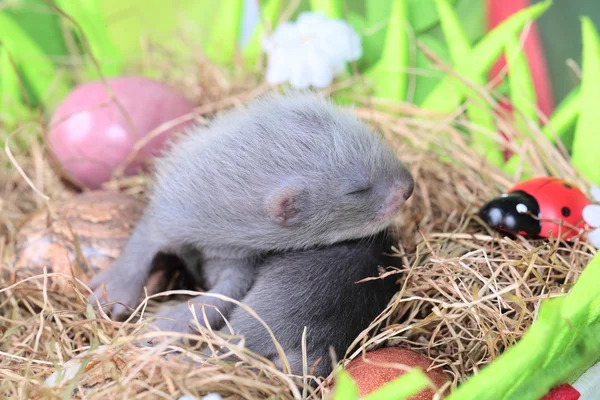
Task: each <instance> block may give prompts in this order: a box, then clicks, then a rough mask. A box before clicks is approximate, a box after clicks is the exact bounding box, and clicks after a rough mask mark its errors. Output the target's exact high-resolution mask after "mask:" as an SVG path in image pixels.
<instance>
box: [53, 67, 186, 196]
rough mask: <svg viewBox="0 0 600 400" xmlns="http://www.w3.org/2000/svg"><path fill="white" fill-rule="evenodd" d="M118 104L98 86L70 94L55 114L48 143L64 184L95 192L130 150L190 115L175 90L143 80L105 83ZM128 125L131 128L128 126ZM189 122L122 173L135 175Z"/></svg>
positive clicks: (142, 151)
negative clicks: (169, 124) (62, 175)
mask: <svg viewBox="0 0 600 400" xmlns="http://www.w3.org/2000/svg"><path fill="white" fill-rule="evenodd" d="M107 83H108V86H109V87H110V88H111V89H112V91H113V92H114V95H115V97H116V99H117V100H118V102H119V103H120V104H121V106H122V109H123V110H124V111H125V113H126V115H128V117H127V116H126V115H124V113H123V112H122V111H121V109H120V107H119V106H118V105H117V103H116V102H114V101H111V95H110V93H109V92H108V91H107V90H106V89H105V86H104V85H103V84H102V82H100V81H95V82H90V83H85V84H83V85H81V86H78V87H77V88H75V90H73V91H72V92H71V93H70V94H69V95H68V96H67V97H66V98H65V99H64V101H63V102H62V103H61V104H60V106H59V107H58V108H57V109H56V110H55V112H54V115H53V117H52V119H51V121H50V129H49V134H48V138H47V143H48V146H49V148H50V151H51V153H52V154H53V156H54V158H55V159H56V161H57V162H58V164H59V165H60V167H61V169H62V171H61V172H62V173H63V174H64V175H65V177H66V178H67V179H69V180H70V181H72V182H73V183H75V184H76V185H78V186H82V187H87V188H91V189H98V188H100V187H101V185H102V184H103V183H104V182H106V181H108V180H109V179H110V177H111V176H112V174H113V172H114V171H115V170H116V169H117V168H118V167H119V166H120V165H121V164H122V163H123V162H124V161H125V160H126V159H127V157H129V156H130V154H131V153H132V150H133V146H134V145H135V143H136V142H138V141H139V140H140V139H142V138H144V137H145V136H146V135H148V133H150V132H151V131H152V130H153V129H155V128H158V127H159V126H161V125H162V124H163V123H165V122H169V121H172V120H175V119H176V118H179V117H182V116H183V115H185V114H188V113H190V112H191V111H192V110H193V104H192V103H191V102H190V101H189V100H188V99H186V98H185V97H184V96H183V95H182V94H181V93H179V92H177V91H176V90H175V89H173V88H171V87H169V86H167V85H165V84H163V83H161V82H158V81H155V80H152V79H148V78H143V77H135V76H134V77H120V78H114V79H109V80H107ZM128 119H129V121H130V123H129V122H128ZM190 123H191V121H190V120H189V119H188V120H187V121H183V122H179V123H177V124H175V125H174V126H172V127H170V128H169V129H168V130H165V131H164V132H162V133H160V134H159V135H157V136H155V137H153V138H152V139H151V140H149V141H148V143H146V144H145V145H144V146H143V147H142V148H141V149H140V151H139V152H138V153H137V154H136V155H135V158H133V159H132V162H131V163H130V164H128V167H127V168H126V169H124V171H123V172H124V174H125V175H133V174H136V173H137V172H138V171H139V170H140V168H143V167H144V166H145V164H146V162H147V161H148V159H149V158H151V157H153V156H156V155H158V154H159V153H160V151H161V150H162V149H163V148H164V145H165V141H166V140H167V139H168V138H169V137H170V136H171V135H173V134H174V133H177V132H181V131H182V130H183V129H184V128H185V127H186V126H188V125H189V124H190Z"/></svg>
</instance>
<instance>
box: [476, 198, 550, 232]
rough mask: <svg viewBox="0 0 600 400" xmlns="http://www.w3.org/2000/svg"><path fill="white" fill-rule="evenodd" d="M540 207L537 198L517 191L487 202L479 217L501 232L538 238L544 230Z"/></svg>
mask: <svg viewBox="0 0 600 400" xmlns="http://www.w3.org/2000/svg"><path fill="white" fill-rule="evenodd" d="M539 215H540V206H539V204H538V202H537V201H536V199H535V198H533V197H532V196H530V195H528V194H527V193H525V192H523V191H520V190H516V191H514V192H510V193H508V194H504V195H502V197H498V198H496V199H493V200H491V201H489V202H487V203H486V204H485V205H484V206H483V207H482V208H481V210H480V211H479V216H480V217H481V218H482V219H483V220H484V221H485V223H487V224H488V225H489V226H491V227H492V228H494V229H497V230H499V231H504V232H509V233H514V234H521V235H528V236H537V235H539V234H540V231H541V229H542V227H541V223H540V220H539V219H536V217H538V216H539Z"/></svg>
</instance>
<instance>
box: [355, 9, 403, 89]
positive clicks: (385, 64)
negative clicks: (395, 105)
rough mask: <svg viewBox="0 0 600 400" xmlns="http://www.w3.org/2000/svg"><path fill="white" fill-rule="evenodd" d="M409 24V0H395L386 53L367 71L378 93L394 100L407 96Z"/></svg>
mask: <svg viewBox="0 0 600 400" xmlns="http://www.w3.org/2000/svg"><path fill="white" fill-rule="evenodd" d="M407 28H408V21H407V19H406V0H394V2H393V5H392V11H391V14H390V24H389V26H388V29H387V32H386V38H385V47H384V49H383V54H382V56H381V58H380V59H379V61H378V62H377V63H376V64H375V65H374V66H373V67H371V68H370V69H369V70H368V71H367V72H366V73H365V76H366V77H367V78H370V79H372V80H373V82H374V83H375V96H377V97H382V98H388V99H393V100H404V99H405V98H406V86H407V72H406V69H407V68H408V56H409V51H408V50H409V49H408V40H409V39H408V32H407Z"/></svg>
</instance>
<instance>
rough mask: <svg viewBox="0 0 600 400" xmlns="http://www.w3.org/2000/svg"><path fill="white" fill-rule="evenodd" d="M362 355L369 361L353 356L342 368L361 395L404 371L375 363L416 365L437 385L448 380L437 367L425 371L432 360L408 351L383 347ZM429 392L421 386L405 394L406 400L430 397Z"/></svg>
mask: <svg viewBox="0 0 600 400" xmlns="http://www.w3.org/2000/svg"><path fill="white" fill-rule="evenodd" d="M365 358H366V359H367V360H369V363H367V362H365V361H364V360H363V359H362V357H357V358H355V359H354V360H352V361H351V362H350V363H349V364H348V366H347V367H346V371H347V372H348V373H349V374H350V376H351V377H352V379H354V381H355V382H356V385H357V386H358V392H359V395H360V396H361V397H363V396H366V395H367V394H369V393H371V392H373V391H375V390H377V389H378V388H380V387H381V386H383V385H385V384H386V383H388V382H390V381H392V380H394V379H395V378H397V377H399V376H400V375H402V374H404V373H405V372H406V371H405V370H402V369H398V368H390V367H388V366H382V365H377V364H387V365H389V364H402V365H405V366H408V367H410V368H420V369H421V371H422V372H423V373H424V374H425V375H427V377H429V379H430V380H431V381H432V382H433V384H434V385H436V386H437V387H438V388H440V387H442V386H443V385H444V384H446V382H448V380H449V379H448V376H447V375H446V374H445V373H444V371H443V370H442V369H441V368H434V369H431V370H429V368H430V367H431V365H432V364H433V361H432V360H430V359H429V358H427V357H425V356H423V355H421V354H419V353H416V352H414V351H411V350H405V349H399V348H394V347H387V348H382V349H378V350H374V351H370V352H367V354H366V355H365ZM433 395H434V392H433V391H432V390H431V389H425V390H422V391H421V392H419V393H417V394H416V395H414V396H411V397H409V400H431V399H433Z"/></svg>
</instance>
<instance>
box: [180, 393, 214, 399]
mask: <svg viewBox="0 0 600 400" xmlns="http://www.w3.org/2000/svg"><path fill="white" fill-rule="evenodd" d="M177 400H198V398H196V397H194V396H190V395H189V394H186V395H185V396H181V397H180V398H178V399H177ZM201 400H223V398H222V397H221V395H219V394H218V393H210V394H207V395H206V396H204V397H203V398H202V399H201Z"/></svg>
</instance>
